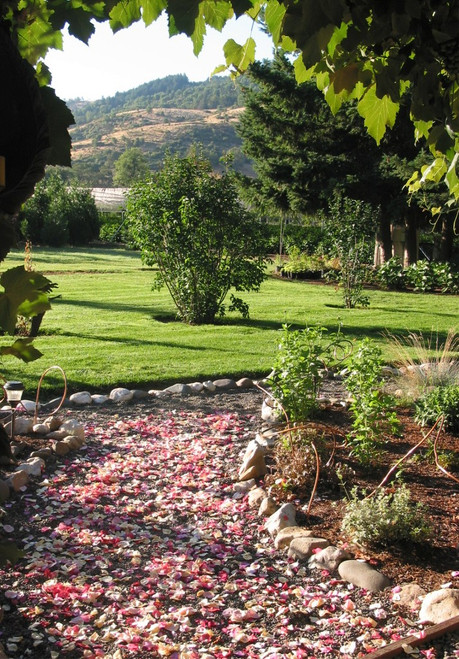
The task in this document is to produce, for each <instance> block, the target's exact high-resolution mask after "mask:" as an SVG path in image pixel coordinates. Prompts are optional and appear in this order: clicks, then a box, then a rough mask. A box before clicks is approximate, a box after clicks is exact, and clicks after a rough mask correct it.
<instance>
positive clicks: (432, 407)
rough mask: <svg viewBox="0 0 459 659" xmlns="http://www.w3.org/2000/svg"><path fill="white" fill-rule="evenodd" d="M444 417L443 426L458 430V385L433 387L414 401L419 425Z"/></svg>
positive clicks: (432, 422) (431, 422)
mask: <svg viewBox="0 0 459 659" xmlns="http://www.w3.org/2000/svg"><path fill="white" fill-rule="evenodd" d="M441 416H442V417H444V423H445V427H447V428H451V430H452V431H453V432H458V431H459V385H449V386H444V387H435V388H434V389H432V390H431V391H428V392H426V393H424V395H423V396H421V398H419V399H418V400H417V401H416V403H415V419H416V422H417V423H419V424H420V425H421V426H426V425H433V424H434V423H435V421H436V420H437V419H438V418H439V417H441Z"/></svg>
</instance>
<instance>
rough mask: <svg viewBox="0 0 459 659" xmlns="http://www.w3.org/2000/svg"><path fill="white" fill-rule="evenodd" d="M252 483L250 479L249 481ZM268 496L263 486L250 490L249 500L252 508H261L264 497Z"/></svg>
mask: <svg viewBox="0 0 459 659" xmlns="http://www.w3.org/2000/svg"><path fill="white" fill-rule="evenodd" d="M247 482H248V483H250V481H247ZM265 498H266V492H265V491H264V489H263V488H262V487H255V488H254V489H253V490H250V492H249V496H248V498H247V502H248V504H249V506H250V507H251V508H259V507H260V504H261V502H262V501H263V499H265Z"/></svg>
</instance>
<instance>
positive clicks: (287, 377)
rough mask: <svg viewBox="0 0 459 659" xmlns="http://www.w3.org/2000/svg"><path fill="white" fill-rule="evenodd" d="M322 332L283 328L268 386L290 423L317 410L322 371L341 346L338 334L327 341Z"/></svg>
mask: <svg viewBox="0 0 459 659" xmlns="http://www.w3.org/2000/svg"><path fill="white" fill-rule="evenodd" d="M325 332H326V330H325V329H324V328H313V327H306V328H305V329H303V330H291V329H289V327H288V326H287V325H284V326H283V330H282V338H281V340H280V343H279V350H278V352H277V356H276V360H275V362H274V367H273V372H272V374H271V375H270V377H269V378H268V385H269V386H270V387H271V392H272V395H273V397H274V398H275V399H276V400H277V401H278V403H280V405H281V406H282V408H283V409H284V411H285V413H286V415H287V417H288V420H289V421H291V422H295V421H304V420H305V419H308V418H310V417H311V416H312V415H313V414H314V412H315V411H316V410H317V394H318V392H319V388H320V385H321V382H322V380H323V377H324V371H325V369H326V368H327V367H328V366H330V360H331V359H334V356H335V351H336V350H337V349H339V348H341V347H342V345H343V344H344V343H345V341H344V339H343V337H342V336H341V335H340V334H339V333H337V334H331V335H330V336H329V337H328V340H327V337H325Z"/></svg>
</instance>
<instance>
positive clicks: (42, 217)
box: [20, 172, 99, 247]
mask: <svg viewBox="0 0 459 659" xmlns="http://www.w3.org/2000/svg"><path fill="white" fill-rule="evenodd" d="M20 225H21V231H22V234H23V236H24V237H25V238H26V239H27V240H30V241H31V242H32V243H34V244H44V245H51V246H53V247H59V246H61V245H65V244H71V245H86V244H88V243H89V242H90V241H91V240H93V239H95V238H97V236H98V234H99V217H98V213H97V208H96V204H95V201H94V199H93V198H92V196H91V194H90V192H89V190H85V189H82V188H78V187H76V186H75V185H73V186H70V187H69V186H68V185H67V184H66V182H65V181H64V180H63V178H62V176H61V175H60V174H59V173H56V172H51V173H50V174H48V175H47V176H46V178H44V179H43V180H42V181H40V183H38V185H37V187H36V189H35V193H34V195H33V196H32V197H31V199H29V200H28V201H27V202H26V203H25V204H24V206H23V209H22V211H21V214H20Z"/></svg>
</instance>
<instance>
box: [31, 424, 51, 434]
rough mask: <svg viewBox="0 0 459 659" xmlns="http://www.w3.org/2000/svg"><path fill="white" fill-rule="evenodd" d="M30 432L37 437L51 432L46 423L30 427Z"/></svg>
mask: <svg viewBox="0 0 459 659" xmlns="http://www.w3.org/2000/svg"><path fill="white" fill-rule="evenodd" d="M32 432H34V433H36V434H37V435H47V434H48V433H49V432H51V428H50V427H49V426H48V424H47V423H36V424H35V425H34V426H32Z"/></svg>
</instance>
